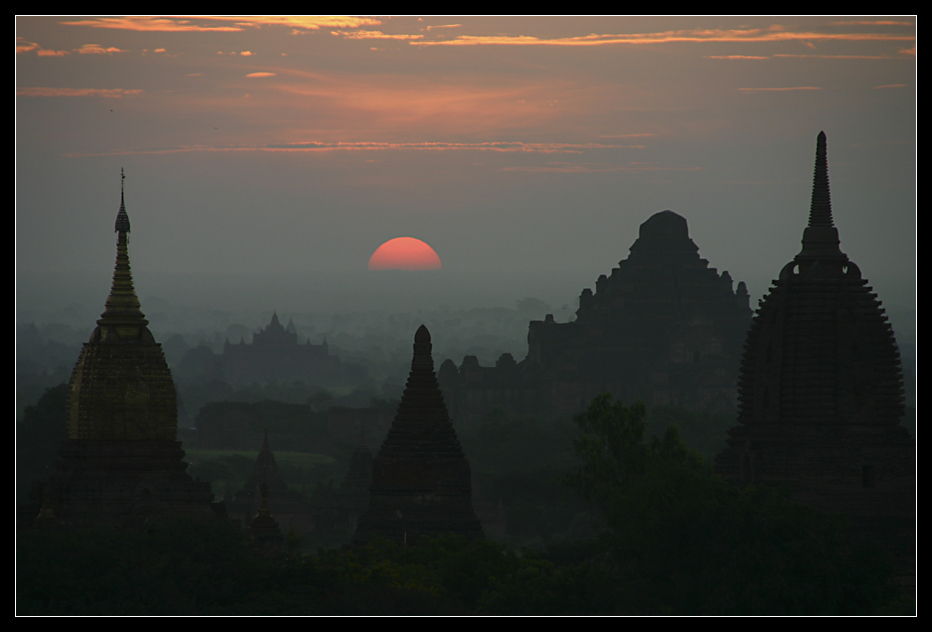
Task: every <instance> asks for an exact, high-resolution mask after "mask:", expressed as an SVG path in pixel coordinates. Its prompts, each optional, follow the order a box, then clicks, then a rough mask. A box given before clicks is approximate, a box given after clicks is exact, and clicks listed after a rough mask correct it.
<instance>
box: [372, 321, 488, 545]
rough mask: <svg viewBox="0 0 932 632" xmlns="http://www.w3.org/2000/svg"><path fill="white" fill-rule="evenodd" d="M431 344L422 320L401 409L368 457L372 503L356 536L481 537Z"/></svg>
mask: <svg viewBox="0 0 932 632" xmlns="http://www.w3.org/2000/svg"><path fill="white" fill-rule="evenodd" d="M431 349H432V345H431V339H430V332H429V331H428V330H427V327H425V326H424V325H421V326H420V328H419V329H418V330H417V333H416V334H415V336H414V357H413V359H412V361H411V373H410V375H409V376H408V383H407V386H406V388H405V391H404V394H403V395H402V398H401V403H400V404H399V406H398V412H397V414H396V415H395V419H394V421H393V422H392V427H391V429H390V430H389V432H388V436H387V437H386V439H385V442H384V443H383V444H382V448H381V450H380V451H379V454H378V456H377V457H376V458H375V460H374V462H373V472H372V485H371V487H370V501H369V509H368V511H367V512H366V513H365V514H364V515H363V517H362V518H360V520H359V526H358V528H357V530H356V535H355V537H354V540H355V541H356V542H365V541H368V540H370V539H371V538H373V537H376V536H379V537H383V538H386V539H389V540H394V541H396V542H404V543H407V544H414V543H416V542H417V540H418V539H419V538H422V537H425V536H429V537H434V536H438V535H441V534H445V533H457V534H460V535H462V536H464V537H469V538H474V537H482V528H481V525H480V523H479V519H478V518H477V517H476V514H475V512H474V511H473V507H472V503H471V500H470V495H471V491H472V487H471V482H470V469H469V462H468V461H467V460H466V457H465V455H464V454H463V450H462V448H461V447H460V443H459V440H458V439H457V437H456V432H455V431H454V429H453V425H452V423H451V421H450V416H449V414H448V413H447V408H446V405H445V404H444V402H443V395H441V393H440V387H439V385H438V384H437V377H436V375H435V374H434V361H433V357H432V355H431Z"/></svg>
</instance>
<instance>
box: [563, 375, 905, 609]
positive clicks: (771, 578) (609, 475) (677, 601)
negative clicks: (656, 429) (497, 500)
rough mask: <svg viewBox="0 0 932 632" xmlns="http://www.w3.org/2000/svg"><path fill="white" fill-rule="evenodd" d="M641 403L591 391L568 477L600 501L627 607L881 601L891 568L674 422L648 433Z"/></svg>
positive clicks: (868, 605)
mask: <svg viewBox="0 0 932 632" xmlns="http://www.w3.org/2000/svg"><path fill="white" fill-rule="evenodd" d="M644 416H645V410H644V405H643V403H640V402H639V403H637V404H635V405H633V406H631V407H626V406H624V405H622V404H621V403H619V402H615V401H613V400H612V398H611V396H610V395H607V394H606V395H599V396H597V397H596V398H595V399H594V400H593V401H592V403H591V405H590V406H589V408H588V409H587V410H586V411H584V412H583V413H580V414H579V415H577V416H576V417H575V421H576V423H577V425H578V426H579V429H580V431H581V433H580V435H579V437H578V438H577V439H576V440H575V448H576V454H577V456H578V458H579V465H578V466H577V467H576V468H575V469H574V470H573V471H572V472H571V473H570V475H569V476H568V477H567V482H568V483H569V485H570V486H571V487H573V488H574V489H576V490H577V491H578V492H579V493H580V494H581V495H582V496H583V497H585V498H587V499H588V500H589V501H590V502H592V503H593V504H594V505H595V506H596V507H597V508H598V509H599V510H600V512H601V516H602V519H603V520H604V522H605V525H606V527H607V531H606V534H605V536H603V538H602V543H603V547H604V559H605V560H606V563H607V564H608V565H609V566H610V568H611V571H612V574H613V582H614V584H615V586H616V588H617V595H616V598H617V602H616V603H617V607H618V609H619V612H622V613H625V614H666V613H669V614H692V615H698V614H858V613H869V612H872V611H874V610H876V609H877V608H880V607H882V606H883V605H884V604H885V603H888V602H889V601H890V599H891V598H892V597H893V596H894V594H895V591H891V583H890V581H889V578H890V567H889V565H888V564H887V562H886V560H885V559H884V557H883V555H882V554H881V553H880V552H879V550H878V549H876V548H874V547H871V546H870V545H869V544H865V543H859V542H855V541H853V540H852V539H850V538H848V537H847V534H846V532H845V531H844V528H843V524H842V523H841V522H840V521H839V520H838V519H836V518H833V517H829V516H825V515H822V514H820V513H818V512H816V511H814V510H812V509H810V508H808V507H805V506H801V505H798V504H796V503H794V502H792V501H791V499H790V494H789V492H788V490H785V489H777V488H753V487H751V488H747V489H739V488H736V487H732V486H731V485H729V484H727V483H726V482H724V481H723V480H721V479H720V478H719V477H718V476H716V475H715V473H714V471H713V469H712V466H711V465H710V464H709V463H708V462H707V461H706V460H705V459H704V457H702V456H701V455H700V454H699V453H698V452H696V451H694V450H691V449H690V448H689V447H687V446H686V445H685V444H684V443H683V442H682V441H681V440H680V438H679V435H678V432H677V430H676V428H675V427H673V426H671V427H669V428H667V431H666V432H665V433H664V435H663V437H662V438H656V439H654V440H653V441H652V442H651V443H650V444H647V443H645V442H644V432H645V423H644Z"/></svg>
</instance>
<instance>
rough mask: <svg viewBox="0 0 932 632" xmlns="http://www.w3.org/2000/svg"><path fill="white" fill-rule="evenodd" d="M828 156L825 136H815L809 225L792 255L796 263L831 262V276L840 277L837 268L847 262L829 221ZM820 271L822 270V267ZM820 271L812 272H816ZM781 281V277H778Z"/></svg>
mask: <svg viewBox="0 0 932 632" xmlns="http://www.w3.org/2000/svg"><path fill="white" fill-rule="evenodd" d="M827 154H828V152H827V151H826V141H825V132H819V137H818V140H817V141H816V159H815V174H814V175H813V177H812V204H811V205H810V207H809V225H808V226H806V229H805V230H804V231H803V249H802V251H801V252H800V253H799V254H798V255H796V259H795V260H796V261H800V260H810V261H811V260H813V259H817V260H823V262H824V261H827V260H829V259H831V260H835V264H833V266H832V268H833V273H832V274H836V273H841V271H842V269H841V268H840V267H838V264H839V263H841V262H844V261H847V260H848V257H847V256H845V254H844V253H843V252H842V251H841V248H840V247H839V246H840V244H841V241H840V240H839V239H838V229H837V228H835V223H834V222H833V221H832V199H831V195H830V194H829V190H828V155H827ZM823 267H824V266H823ZM820 269H821V267H819V266H817V268H816V269H815V271H816V272H818V271H819V270H820ZM781 278H782V277H781Z"/></svg>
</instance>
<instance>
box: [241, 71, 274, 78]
mask: <svg viewBox="0 0 932 632" xmlns="http://www.w3.org/2000/svg"><path fill="white" fill-rule="evenodd" d="M246 76H247V77H249V78H251V79H255V78H259V77H274V76H275V73H274V72H251V73H249V74H248V75H246Z"/></svg>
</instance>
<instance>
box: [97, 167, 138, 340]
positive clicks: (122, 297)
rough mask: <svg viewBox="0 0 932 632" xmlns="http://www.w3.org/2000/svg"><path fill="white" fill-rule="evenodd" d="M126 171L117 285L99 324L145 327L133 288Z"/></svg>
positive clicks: (118, 229)
mask: <svg viewBox="0 0 932 632" xmlns="http://www.w3.org/2000/svg"><path fill="white" fill-rule="evenodd" d="M125 177H126V176H125V174H124V173H123V170H122V169H121V170H120V210H119V212H117V217H116V223H115V224H114V232H116V233H117V257H116V265H115V266H114V270H113V283H112V285H111V286H110V295H109V296H108V297H107V302H106V307H105V308H104V312H103V314H101V315H100V320H98V321H97V324H98V325H100V326H105V325H123V326H126V325H129V326H135V327H140V326H142V327H145V326H146V325H148V324H149V321H147V320H146V318H145V315H144V314H143V313H142V310H141V309H140V304H139V298H138V297H137V296H136V290H135V288H134V287H133V275H132V272H131V270H130V265H129V215H127V213H126V203H125V198H124V195H123V179H124V178H125Z"/></svg>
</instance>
